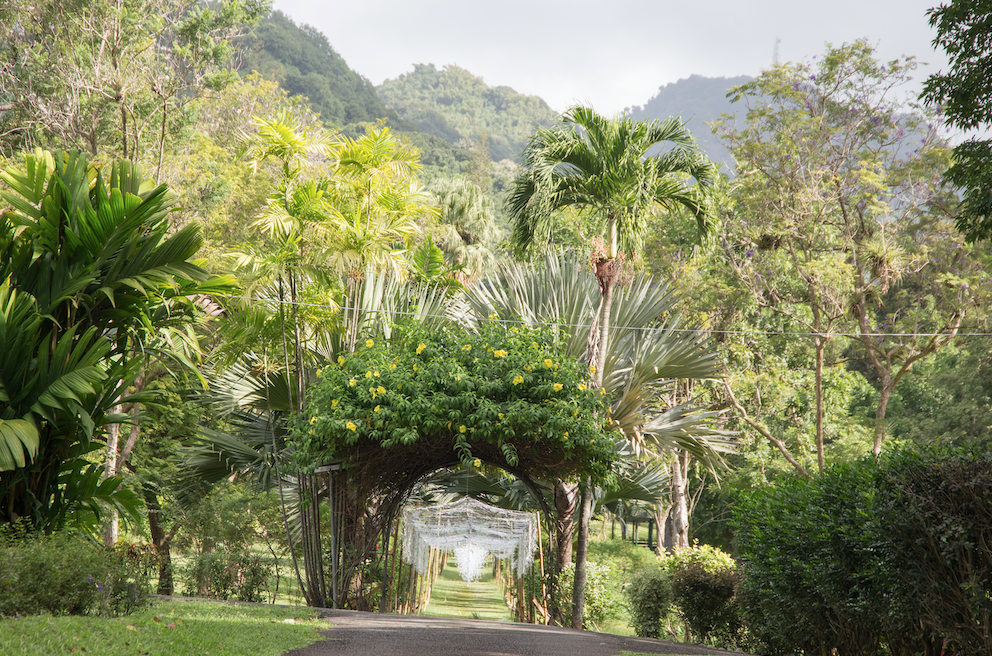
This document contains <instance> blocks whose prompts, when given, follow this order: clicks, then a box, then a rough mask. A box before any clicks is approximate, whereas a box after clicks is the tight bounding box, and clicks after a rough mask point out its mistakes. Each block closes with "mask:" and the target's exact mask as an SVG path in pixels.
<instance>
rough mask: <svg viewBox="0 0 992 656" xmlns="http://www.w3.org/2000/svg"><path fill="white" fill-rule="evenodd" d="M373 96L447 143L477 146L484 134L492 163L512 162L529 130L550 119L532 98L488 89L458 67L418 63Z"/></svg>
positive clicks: (547, 111) (508, 90) (544, 107)
mask: <svg viewBox="0 0 992 656" xmlns="http://www.w3.org/2000/svg"><path fill="white" fill-rule="evenodd" d="M378 92H379V96H380V97H381V98H382V100H383V101H384V102H385V103H386V104H387V105H388V106H389V107H390V108H392V109H394V110H396V112H397V113H398V114H399V115H400V116H401V117H402V118H403V119H405V120H407V121H409V122H410V123H412V124H413V125H415V126H416V127H417V128H418V129H420V130H423V131H424V132H427V133H428V134H433V135H435V136H438V137H441V138H443V139H445V140H446V141H448V142H449V143H452V144H454V143H458V142H459V141H460V140H462V139H467V140H469V141H472V142H478V141H479V140H480V139H481V137H482V135H483V134H485V135H486V137H487V138H488V141H489V152H490V154H491V156H492V158H493V160H495V161H500V160H503V159H515V158H516V157H517V156H518V155H519V154H520V151H521V150H523V147H524V145H525V144H526V143H527V139H528V137H530V135H532V134H533V133H534V130H536V129H537V128H538V127H545V126H547V125H550V124H551V123H552V121H554V119H555V113H554V112H553V111H552V110H551V108H550V107H548V105H547V103H545V102H544V101H543V100H541V99H540V98H538V97H537V96H525V95H523V94H520V93H517V92H516V91H514V90H513V89H511V88H510V87H490V86H488V85H487V84H486V83H485V81H484V80H483V79H482V78H481V77H476V76H474V75H472V73H470V72H469V71H466V70H465V69H463V68H459V67H458V66H446V67H445V68H444V69H443V70H438V69H437V68H435V67H434V65H433V64H418V65H417V66H415V67H414V69H413V72H412V73H407V74H406V75H401V76H400V77H398V78H396V79H395V80H386V81H385V82H383V83H382V85H381V86H379V87H378Z"/></svg>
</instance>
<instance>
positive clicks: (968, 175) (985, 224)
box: [920, 0, 992, 241]
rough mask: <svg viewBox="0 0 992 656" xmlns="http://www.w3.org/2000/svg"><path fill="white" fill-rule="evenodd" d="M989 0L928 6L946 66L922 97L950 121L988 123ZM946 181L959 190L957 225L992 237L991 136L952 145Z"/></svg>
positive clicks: (969, 125) (991, 91)
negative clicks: (952, 150) (938, 108)
mask: <svg viewBox="0 0 992 656" xmlns="http://www.w3.org/2000/svg"><path fill="white" fill-rule="evenodd" d="M989 9H990V7H989V3H988V0H952V1H951V2H947V3H942V4H941V5H940V6H938V7H933V8H931V9H929V10H928V11H927V14H928V16H929V22H930V26H931V27H933V28H935V29H936V32H937V36H936V38H935V39H934V41H933V43H934V46H935V47H940V48H942V49H943V50H944V52H945V53H946V54H947V58H948V60H949V63H950V68H949V70H948V71H947V72H946V73H945V72H943V71H942V72H939V73H934V74H932V75H931V76H930V77H929V78H927V80H926V82H924V83H923V93H922V94H921V95H920V98H921V99H922V100H923V101H925V102H928V103H932V104H934V105H937V106H939V107H940V108H941V110H942V113H943V116H944V118H945V120H946V122H947V124H948V125H951V126H953V127H956V128H959V129H962V130H971V129H975V128H985V129H986V130H987V129H988V127H989V125H990V124H992V109H990V106H992V104H990V103H989V100H990V99H992V84H990V83H989V76H988V71H989V67H990V66H992V48H990V47H989V41H988V33H989ZM946 177H947V181H948V182H949V183H950V184H952V185H954V186H956V187H958V188H959V189H961V190H962V192H963V196H964V198H963V200H962V202H961V207H960V212H959V213H958V216H957V227H958V230H960V231H961V232H962V233H964V235H965V236H966V237H967V238H968V241H978V240H982V239H988V238H989V237H992V140H989V139H980V138H978V137H973V138H971V139H969V140H968V141H964V142H962V143H960V144H958V145H957V146H955V148H954V163H953V165H952V166H951V167H950V168H949V169H948V171H947V175H946Z"/></svg>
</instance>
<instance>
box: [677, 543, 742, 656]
mask: <svg viewBox="0 0 992 656" xmlns="http://www.w3.org/2000/svg"><path fill="white" fill-rule="evenodd" d="M695 550H696V549H683V550H681V551H682V552H687V551H695ZM717 551H719V550H717ZM720 554H721V555H723V556H726V554H723V552H720ZM679 555H682V554H681V553H680V554H679ZM676 557H677V556H676ZM727 559H728V560H729V556H727ZM714 561H716V559H712V560H710V561H709V562H706V563H704V562H700V559H694V558H691V557H690V558H685V559H684V560H682V562H678V563H677V564H676V565H675V566H674V567H672V568H671V581H672V595H673V598H674V600H675V604H676V605H677V606H678V608H679V615H680V616H681V617H682V619H683V620H684V621H685V624H686V627H687V629H688V631H689V633H690V634H691V639H693V640H695V641H698V642H704V643H705V642H710V641H712V642H713V643H714V644H717V645H718V646H721V647H737V646H738V644H739V634H740V632H741V619H740V614H739V612H738V608H737V604H736V602H735V598H734V595H735V593H736V590H737V569H736V567H735V565H734V562H733V560H730V564H729V565H727V564H725V563H723V562H722V559H720V561H719V564H718V563H717V562H714Z"/></svg>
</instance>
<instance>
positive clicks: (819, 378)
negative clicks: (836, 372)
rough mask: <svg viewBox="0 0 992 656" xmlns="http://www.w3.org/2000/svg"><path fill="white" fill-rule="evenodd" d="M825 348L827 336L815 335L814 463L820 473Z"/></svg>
mask: <svg viewBox="0 0 992 656" xmlns="http://www.w3.org/2000/svg"><path fill="white" fill-rule="evenodd" d="M826 348H827V337H826V336H824V335H817V337H816V464H817V467H819V470H820V473H821V474H822V473H823V471H824V469H826V464H825V462H824V459H823V352H824V350H826Z"/></svg>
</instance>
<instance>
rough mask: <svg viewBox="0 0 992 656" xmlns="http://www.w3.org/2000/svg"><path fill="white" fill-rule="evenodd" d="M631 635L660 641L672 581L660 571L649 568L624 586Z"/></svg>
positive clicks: (658, 568)
mask: <svg viewBox="0 0 992 656" xmlns="http://www.w3.org/2000/svg"><path fill="white" fill-rule="evenodd" d="M626 592H627V599H628V600H629V601H630V619H631V624H633V625H634V632H635V633H637V635H639V636H641V637H643V638H660V637H661V635H662V631H663V629H662V621H663V620H664V619H665V618H667V617H668V615H669V613H671V611H672V602H673V601H674V597H673V595H672V582H671V578H670V576H669V574H668V572H666V571H665V570H664V569H662V568H661V567H648V568H646V569H643V570H641V571H640V572H638V573H637V574H635V575H634V578H633V579H631V581H630V584H629V585H628V586H627V591H626Z"/></svg>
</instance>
